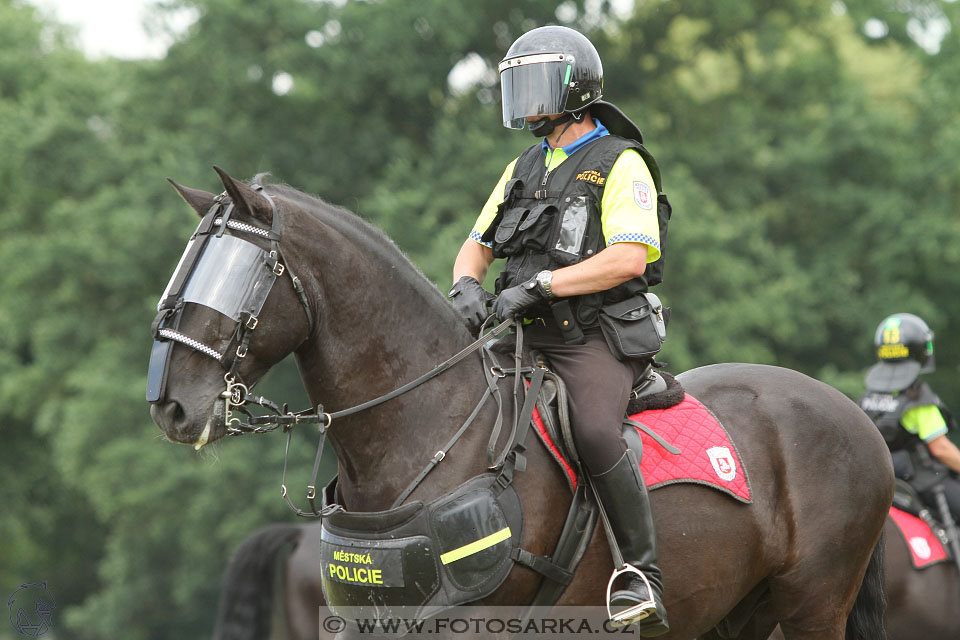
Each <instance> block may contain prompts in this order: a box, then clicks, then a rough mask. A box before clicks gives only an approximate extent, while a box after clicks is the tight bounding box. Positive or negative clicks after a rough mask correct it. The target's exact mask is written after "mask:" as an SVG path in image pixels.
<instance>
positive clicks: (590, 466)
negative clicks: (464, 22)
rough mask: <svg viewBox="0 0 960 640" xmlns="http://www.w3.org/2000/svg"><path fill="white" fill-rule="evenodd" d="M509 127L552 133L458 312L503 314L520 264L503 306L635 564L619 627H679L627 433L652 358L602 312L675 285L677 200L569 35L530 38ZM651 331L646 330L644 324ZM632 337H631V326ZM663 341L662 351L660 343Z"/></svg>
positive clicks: (469, 280) (506, 201)
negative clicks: (557, 392)
mask: <svg viewBox="0 0 960 640" xmlns="http://www.w3.org/2000/svg"><path fill="white" fill-rule="evenodd" d="M499 69H500V83H501V89H502V96H503V123H504V126H506V127H508V128H511V129H521V128H523V127H524V126H526V127H527V128H528V129H529V130H530V132H531V133H532V134H533V135H534V136H536V137H538V138H542V140H540V141H539V142H537V143H535V144H534V145H533V146H531V147H530V148H528V149H527V150H526V151H524V152H523V153H522V154H521V155H520V156H519V158H517V159H516V160H514V161H513V162H511V163H510V164H509V165H508V166H507V168H506V170H505V171H504V173H503V175H502V177H501V178H500V181H499V183H498V184H497V186H496V187H495V188H494V190H493V193H492V194H491V195H490V198H489V200H488V201H487V203H486V204H485V205H484V207H483V208H482V210H481V212H480V216H479V217H478V219H477V221H476V224H475V225H474V227H473V229H472V231H471V232H470V234H469V237H468V238H467V240H466V241H465V242H464V243H463V246H462V247H461V249H460V252H459V254H458V256H457V259H456V262H455V264H454V268H453V280H454V282H455V285H454V287H453V289H452V290H451V291H450V297H451V300H452V301H453V303H454V306H456V308H457V309H458V310H459V311H460V312H461V314H462V315H463V316H464V318H465V320H466V321H467V324H468V326H470V328H471V330H473V331H477V330H478V329H479V327H480V325H481V323H482V322H483V321H484V320H485V319H486V317H487V316H488V315H489V314H488V310H487V304H488V300H489V294H488V293H487V292H486V291H485V290H484V289H483V288H482V286H481V283H482V282H483V280H484V278H485V276H486V274H487V270H488V268H489V266H490V265H491V264H492V263H493V261H494V259H496V258H506V264H505V265H504V269H503V271H502V274H501V275H500V277H499V278H498V279H497V282H496V291H497V293H498V294H499V295H498V297H497V298H496V301H495V303H494V305H493V312H494V313H495V314H496V315H497V317H498V318H500V319H501V320H503V319H506V318H508V317H516V318H517V319H518V320H522V321H523V322H524V323H525V325H526V329H525V332H524V336H525V339H526V340H527V344H529V345H530V346H531V347H533V348H534V349H537V350H539V351H540V352H542V353H544V354H545V355H546V356H547V357H548V359H549V360H550V363H551V366H552V368H553V369H554V370H555V371H556V372H557V373H558V374H559V375H560V377H561V378H562V379H563V380H564V381H565V383H566V385H567V388H568V391H569V408H570V422H571V425H572V428H573V432H574V439H575V443H576V446H577V449H578V452H579V454H580V457H581V461H582V462H583V463H584V465H585V466H586V468H587V470H588V472H589V473H590V475H591V478H592V481H593V485H594V487H595V488H596V494H597V496H598V499H599V501H600V502H601V504H602V507H603V510H604V512H605V513H606V515H607V519H608V521H609V524H610V532H611V533H612V535H613V537H614V538H615V541H616V546H617V547H619V552H620V556H621V557H622V559H623V560H624V562H625V563H626V564H623V565H622V568H626V569H627V571H626V572H624V573H622V574H621V575H620V576H619V577H618V578H617V579H616V582H615V583H614V585H613V590H614V592H613V593H612V595H611V598H610V603H609V605H610V610H611V615H612V620H613V621H614V623H615V624H619V625H630V624H636V625H637V626H636V630H637V632H638V634H639V635H642V636H645V637H653V636H658V635H662V634H664V633H666V632H667V631H668V626H667V615H666V610H665V609H664V606H663V600H662V598H663V582H662V579H661V573H660V569H659V568H658V566H657V549H656V540H655V535H654V526H653V517H652V514H651V510H650V502H649V499H648V496H647V488H646V485H645V483H644V480H643V476H642V475H641V473H640V469H639V466H638V463H637V458H636V455H635V453H634V452H633V451H631V450H630V449H628V448H627V447H626V444H625V443H624V441H623V440H622V438H621V437H620V429H621V423H622V420H623V418H624V414H625V410H626V406H627V401H628V396H629V393H630V390H631V388H632V385H633V382H634V381H635V379H636V377H637V375H638V374H639V373H640V372H641V371H642V370H643V369H644V368H645V367H646V366H647V365H648V363H649V359H647V360H642V359H638V358H632V357H630V355H629V354H626V353H617V354H615V353H614V351H613V350H612V349H613V347H612V346H611V345H613V344H614V343H615V342H616V341H613V342H611V341H610V340H609V339H608V338H610V336H609V335H608V336H607V338H605V336H604V331H602V330H601V328H600V327H599V324H600V323H599V319H598V318H599V316H600V313H601V309H603V308H606V307H607V306H608V305H611V304H613V303H624V302H627V304H628V306H629V304H630V303H629V302H628V301H630V300H633V299H636V300H638V301H641V302H638V304H642V298H641V297H640V296H645V295H646V291H647V288H648V286H652V285H655V284H657V283H659V282H660V281H661V278H662V272H663V260H662V251H663V241H664V240H665V237H666V225H667V220H668V219H669V215H670V205H669V203H668V202H667V199H666V196H664V195H663V194H662V193H661V192H660V172H659V169H658V167H657V164H656V162H655V160H654V159H653V157H652V156H651V155H650V153H649V152H648V151H647V150H646V149H645V148H644V147H643V145H642V135H641V133H640V131H639V129H638V128H637V126H636V125H635V124H634V123H633V122H631V121H630V119H629V118H627V117H626V116H625V115H624V114H623V112H621V111H620V110H619V109H618V108H617V107H615V106H614V105H612V104H610V103H608V102H605V101H603V100H601V97H602V90H603V70H602V66H601V62H600V56H599V55H598V54H597V51H596V49H595V48H594V46H593V44H591V42H590V41H589V40H588V39H587V38H586V37H584V36H583V35H582V34H580V33H578V32H577V31H574V30H573V29H569V28H566V27H559V26H547V27H540V28H538V29H534V30H532V31H529V32H527V33H525V34H524V35H522V36H521V37H520V38H519V39H517V41H516V42H514V43H513V45H512V46H511V47H510V49H509V50H508V51H507V54H506V56H505V57H504V59H503V61H502V62H501V63H500V66H499ZM637 328H638V329H639V328H640V327H637ZM625 331H627V332H629V331H630V329H626V330H625ZM658 344H659V343H658Z"/></svg>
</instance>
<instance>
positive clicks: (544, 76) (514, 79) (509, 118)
mask: <svg viewBox="0 0 960 640" xmlns="http://www.w3.org/2000/svg"><path fill="white" fill-rule="evenodd" d="M572 73H573V58H571V57H570V56H565V55H564V54H562V53H539V54H535V55H528V56H518V57H516V58H510V59H508V60H504V61H503V62H501V63H500V91H501V93H502V96H503V126H505V127H507V128H508V129H522V128H523V127H524V125H526V118H527V117H529V116H547V115H552V114H555V113H563V112H564V110H565V109H566V104H567V93H568V91H569V89H570V76H571V75H572Z"/></svg>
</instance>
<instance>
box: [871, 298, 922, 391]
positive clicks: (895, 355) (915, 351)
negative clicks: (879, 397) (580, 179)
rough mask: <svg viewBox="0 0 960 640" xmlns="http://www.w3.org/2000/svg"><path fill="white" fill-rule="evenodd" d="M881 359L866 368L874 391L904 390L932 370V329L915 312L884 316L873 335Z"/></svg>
mask: <svg viewBox="0 0 960 640" xmlns="http://www.w3.org/2000/svg"><path fill="white" fill-rule="evenodd" d="M873 344H874V346H875V347H876V348H877V358H878V359H879V362H877V364H875V365H873V366H872V367H871V368H870V370H869V371H867V379H866V385H867V389H869V390H871V391H884V392H891V391H902V390H904V389H906V388H907V387H909V386H910V385H911V384H913V382H914V380H916V378H917V376H918V375H919V374H921V373H931V372H932V371H933V370H934V362H933V331H931V330H930V327H928V326H927V323H926V322H924V321H923V320H921V319H920V318H919V317H917V316H915V315H913V314H912V313H895V314H893V315H892V316H888V317H886V318H884V320H883V322H881V323H880V326H878V327H877V331H876V333H875V334H874V338H873Z"/></svg>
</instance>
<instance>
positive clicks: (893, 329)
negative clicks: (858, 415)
mask: <svg viewBox="0 0 960 640" xmlns="http://www.w3.org/2000/svg"><path fill="white" fill-rule="evenodd" d="M874 344H875V346H876V348H877V357H878V358H879V362H877V363H876V364H875V365H873V366H872V367H871V368H870V370H869V371H867V376H866V387H867V391H866V393H865V394H864V395H863V397H862V398H860V401H859V404H860V408H862V409H863V410H864V411H865V412H866V413H867V415H869V416H870V418H871V419H873V421H874V422H875V423H876V425H877V428H878V429H880V432H881V433H882V434H883V437H884V439H885V440H886V442H887V446H888V447H890V451H891V453H892V455H893V460H894V471H895V473H896V475H897V477H898V478H901V479H903V480H906V481H907V482H908V483H909V484H910V485H911V486H912V487H913V488H914V489H915V490H916V491H917V493H918V494H919V495H920V498H921V499H922V500H923V501H924V502H925V503H927V504H928V505H937V499H936V496H937V493H938V492H941V491H942V493H943V496H944V497H945V498H946V503H947V505H948V506H949V510H950V514H951V515H952V516H953V519H954V520H957V519H958V518H960V482H958V481H957V479H956V474H957V473H958V472H960V450H958V449H957V447H956V445H954V444H953V442H951V441H950V440H949V438H947V432H948V430H949V429H950V428H952V427H953V426H954V420H953V417H952V416H951V415H950V412H949V411H948V410H947V408H946V406H945V405H944V404H943V402H942V401H941V400H940V398H939V397H937V394H935V393H934V392H933V390H932V389H931V388H930V386H929V385H928V384H927V383H926V382H925V381H923V380H921V379H920V377H919V375H920V374H922V373H930V372H932V371H933V370H934V359H933V331H931V330H930V327H928V326H927V323H926V322H924V321H923V320H921V319H920V318H919V317H917V316H915V315H913V314H910V313H895V314H893V315H892V316H889V317H887V318H885V319H884V320H883V322H881V323H880V326H878V327H877V331H876V334H875V336H874Z"/></svg>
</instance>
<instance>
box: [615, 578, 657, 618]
mask: <svg viewBox="0 0 960 640" xmlns="http://www.w3.org/2000/svg"><path fill="white" fill-rule="evenodd" d="M625 573H635V574H637V575H638V576H640V579H641V580H643V584H644V585H646V587H647V593H648V594H649V596H650V598H649V599H648V600H644V601H643V602H640V603H637V604H635V605H633V606H632V607H629V608H627V609H624V610H623V611H620V612H618V613H617V614H616V615H614V614H613V611H611V609H610V596H611V595H612V588H613V583H614V581H615V580H616V579H617V578H619V577H620V576H622V575H623V574H625ZM654 598H655V596H654V592H653V587H651V586H650V581H649V580H647V576H645V575H644V574H643V571H640V569H637V568H636V567H635V566H633V565H632V564H630V563H629V562H625V563H624V565H623V566H622V567H620V568H619V569H614V570H613V573H612V574H611V575H610V580H609V581H608V582H607V617H608V618H609V619H610V622H611V623H612V624H613V626H615V627H621V626H622V627H626V626H629V625H631V624H634V623H635V622H640V621H641V620H644V619H646V618H647V617H649V616H650V614H651V613H653V612H655V611H656V610H657V602H656V600H655V599H654Z"/></svg>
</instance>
